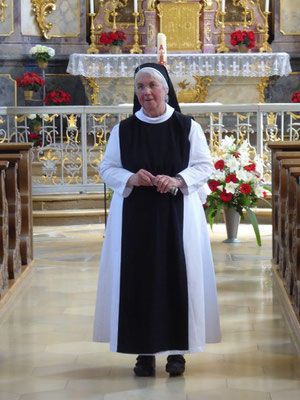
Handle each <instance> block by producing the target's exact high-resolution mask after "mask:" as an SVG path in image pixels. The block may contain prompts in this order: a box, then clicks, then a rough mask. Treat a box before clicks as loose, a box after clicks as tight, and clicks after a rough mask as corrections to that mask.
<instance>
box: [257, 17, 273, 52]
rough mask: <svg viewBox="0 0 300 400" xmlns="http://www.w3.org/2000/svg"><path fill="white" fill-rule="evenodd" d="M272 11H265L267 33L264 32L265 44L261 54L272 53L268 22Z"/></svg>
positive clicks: (260, 50) (261, 48)
mask: <svg viewBox="0 0 300 400" xmlns="http://www.w3.org/2000/svg"><path fill="white" fill-rule="evenodd" d="M269 14H271V13H270V11H264V17H265V32H264V42H263V44H262V46H261V47H260V49H259V52H260V53H272V49H271V46H270V44H269V42H268V39H269V22H268V17H269Z"/></svg>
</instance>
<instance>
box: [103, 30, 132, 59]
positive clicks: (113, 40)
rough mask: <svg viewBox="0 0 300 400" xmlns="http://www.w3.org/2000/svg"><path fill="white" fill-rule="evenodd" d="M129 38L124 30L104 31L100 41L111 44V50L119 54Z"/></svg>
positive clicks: (105, 44) (104, 44) (106, 44)
mask: <svg viewBox="0 0 300 400" xmlns="http://www.w3.org/2000/svg"><path fill="white" fill-rule="evenodd" d="M126 39H127V37H126V36H125V33H124V32H123V31H116V32H112V31H110V32H102V33H101V36H100V43H101V44H103V46H109V52H110V53H114V54H118V53H122V46H123V43H124V41H125V40H126Z"/></svg>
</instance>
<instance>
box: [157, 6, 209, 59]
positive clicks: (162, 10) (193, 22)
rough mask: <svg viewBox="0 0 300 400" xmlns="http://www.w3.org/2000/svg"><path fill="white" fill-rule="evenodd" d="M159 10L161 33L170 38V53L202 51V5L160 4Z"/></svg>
mask: <svg viewBox="0 0 300 400" xmlns="http://www.w3.org/2000/svg"><path fill="white" fill-rule="evenodd" d="M157 9H158V16H159V19H160V32H163V33H164V34H165V35H166V36H167V38H168V51H178V50H181V51H189V50H200V48H201V42H200V40H199V17H200V13H201V9H202V4H200V3H187V1H186V0H182V1H178V2H176V3H160V4H158V5H157Z"/></svg>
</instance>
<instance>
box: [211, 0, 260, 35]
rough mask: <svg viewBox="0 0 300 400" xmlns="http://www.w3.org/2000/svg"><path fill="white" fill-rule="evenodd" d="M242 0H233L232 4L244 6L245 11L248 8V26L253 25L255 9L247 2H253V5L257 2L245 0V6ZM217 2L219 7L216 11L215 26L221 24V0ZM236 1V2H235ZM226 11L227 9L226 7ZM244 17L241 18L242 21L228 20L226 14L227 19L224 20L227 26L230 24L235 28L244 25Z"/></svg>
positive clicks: (216, 0)
mask: <svg viewBox="0 0 300 400" xmlns="http://www.w3.org/2000/svg"><path fill="white" fill-rule="evenodd" d="M240 1H241V0H232V4H233V5H234V6H240V7H242V8H244V12H245V10H246V9H247V16H250V19H248V21H247V26H248V27H250V26H251V25H253V24H254V22H255V18H254V11H253V9H252V8H247V5H246V3H251V4H253V5H256V3H255V2H254V1H253V0H248V1H247V0H244V1H245V6H244V5H243V4H239V3H240ZM242 1H243V0H242ZM215 2H216V3H217V9H216V13H215V27H219V26H221V18H220V13H221V0H215ZM234 3H236V4H234ZM225 11H226V9H225ZM244 22H245V21H244V17H243V18H241V20H240V21H232V22H230V21H226V15H225V20H224V24H225V25H227V26H230V27H231V28H232V29H235V28H236V27H238V26H241V25H244Z"/></svg>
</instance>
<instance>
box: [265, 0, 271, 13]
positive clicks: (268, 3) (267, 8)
mask: <svg viewBox="0 0 300 400" xmlns="http://www.w3.org/2000/svg"><path fill="white" fill-rule="evenodd" d="M265 8H266V9H265V11H266V12H269V9H270V0H266V7H265Z"/></svg>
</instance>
